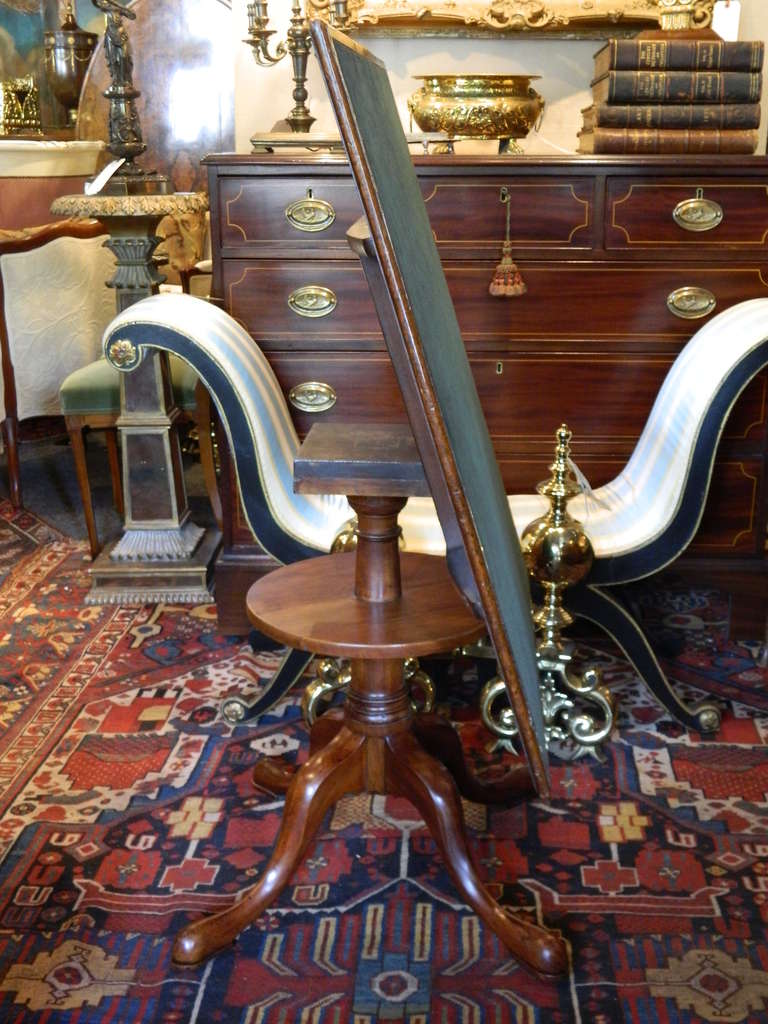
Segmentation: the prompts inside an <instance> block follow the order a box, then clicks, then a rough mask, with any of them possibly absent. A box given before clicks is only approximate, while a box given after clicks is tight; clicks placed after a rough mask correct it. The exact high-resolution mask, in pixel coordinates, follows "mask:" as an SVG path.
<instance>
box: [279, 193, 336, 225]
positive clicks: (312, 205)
mask: <svg viewBox="0 0 768 1024" xmlns="http://www.w3.org/2000/svg"><path fill="white" fill-rule="evenodd" d="M285 218H286V220H287V221H288V223H289V224H290V225H291V227H292V228H296V230H297V231H325V230H326V228H329V227H330V226H331V224H333V222H334V221H335V220H336V211H335V210H334V208H333V207H332V206H331V204H330V203H329V202H327V201H326V200H325V199H315V197H314V196H313V195H312V189H311V188H308V189H307V194H306V196H305V197H304V198H303V199H297V200H296V202H295V203H291V204H290V206H286V208H285Z"/></svg>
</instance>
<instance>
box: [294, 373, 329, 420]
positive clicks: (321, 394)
mask: <svg viewBox="0 0 768 1024" xmlns="http://www.w3.org/2000/svg"><path fill="white" fill-rule="evenodd" d="M288 401H289V402H290V403H291V405H292V406H293V407H294V409H298V410H299V411H300V412H325V411H326V410H327V409H332V408H333V407H334V405H336V392H335V391H334V390H333V388H332V387H331V385H330V384H323V383H322V381H317V380H308V381H305V382H304V383H303V384H297V385H296V387H293V388H291V390H290V392H289V393H288Z"/></svg>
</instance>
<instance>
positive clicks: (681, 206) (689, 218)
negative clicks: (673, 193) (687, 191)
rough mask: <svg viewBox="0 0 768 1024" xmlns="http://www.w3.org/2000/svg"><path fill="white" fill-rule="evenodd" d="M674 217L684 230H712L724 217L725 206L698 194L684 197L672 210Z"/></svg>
mask: <svg viewBox="0 0 768 1024" xmlns="http://www.w3.org/2000/svg"><path fill="white" fill-rule="evenodd" d="M672 219H673V220H674V222H675V224H677V226H678V227H680V228H682V229H683V230H684V231H711V230H712V228H716V227H717V225H718V224H720V222H721V221H722V219H723V208H722V206H721V205H720V203H716V202H715V201H714V199H705V198H704V197H703V196H701V195H697V196H696V198H695V199H683V200H681V202H679V203H678V204H677V206H676V207H675V208H674V210H673V211H672Z"/></svg>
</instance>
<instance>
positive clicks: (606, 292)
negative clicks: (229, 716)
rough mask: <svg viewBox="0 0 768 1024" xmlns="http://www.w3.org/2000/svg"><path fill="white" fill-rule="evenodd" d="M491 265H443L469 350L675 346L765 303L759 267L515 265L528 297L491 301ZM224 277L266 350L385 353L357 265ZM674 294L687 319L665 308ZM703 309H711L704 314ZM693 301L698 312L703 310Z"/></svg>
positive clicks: (253, 264) (226, 272)
mask: <svg viewBox="0 0 768 1024" xmlns="http://www.w3.org/2000/svg"><path fill="white" fill-rule="evenodd" d="M495 266H496V264H495V263H493V262H486V261H483V262H463V261H462V262H460V261H448V262H447V263H445V264H444V270H445V274H446V278H447V280H448V287H449V289H450V291H451V295H452V298H453V302H454V305H455V307H456V315H457V317H458V321H459V326H460V328H461V333H462V337H463V338H464V341H465V343H466V344H467V346H468V347H469V349H470V350H471V349H482V348H488V347H492V348H493V347H506V346H508V345H509V344H510V343H512V344H514V343H515V342H519V343H520V344H521V345H522V344H525V345H529V344H530V343H537V342H540V343H541V344H543V345H546V344H552V343H554V344H561V343H562V342H563V340H573V339H580V340H583V342H584V343H585V344H590V345H591V344H593V343H599V342H601V341H604V340H614V341H621V342H622V343H624V344H625V345H626V346H627V347H628V348H632V347H642V346H643V345H645V344H647V342H648V339H649V338H654V339H662V340H664V339H668V340H670V341H675V342H678V343H681V342H684V341H686V340H687V339H688V338H690V336H691V335H692V334H693V333H694V332H695V331H696V329H697V328H698V327H699V326H701V324H703V323H704V322H705V321H706V320H707V319H708V318H709V317H710V316H711V315H712V314H713V313H715V312H720V311H721V310H723V309H726V308H727V307H728V306H731V305H733V304H734V303H735V302H740V301H742V300H743V299H744V298H745V297H747V296H749V297H752V298H755V297H758V296H765V295H768V284H766V281H768V275H766V280H765V281H764V279H763V274H762V272H761V268H759V267H750V268H741V269H735V270H734V269H731V270H723V269H722V268H720V267H715V266H713V265H712V264H703V265H702V264H688V265H686V264H682V265H681V264H676V265H674V266H665V265H664V264H661V265H656V266H652V267H651V266H647V265H644V264H630V265H626V264H625V265H621V264H602V265H601V264H595V263H589V264H587V263H584V264H579V263H573V264H558V263H556V262H552V263H548V264H542V263H531V264H526V263H524V262H521V263H520V264H519V266H520V269H521V271H522V273H523V277H524V279H525V283H526V286H527V289H528V290H527V292H526V294H525V295H522V296H520V297H518V298H514V299H498V298H494V297H493V296H491V295H489V294H488V285H489V283H490V281H491V279H492V277H493V272H494V269H495ZM222 278H223V286H224V297H225V305H226V308H227V309H228V310H229V311H230V312H231V313H232V315H233V316H234V317H235V318H236V319H237V320H239V321H240V322H241V323H242V324H243V325H244V326H245V328H246V329H247V330H248V331H249V333H250V334H251V335H252V336H253V338H254V339H255V340H256V341H257V342H258V343H259V344H260V345H261V346H262V347H263V348H264V349H265V350H267V351H271V350H273V349H279V348H283V347H286V346H292V345H299V346H303V347H305V348H306V347H309V346H310V345H321V346H322V345H323V344H326V345H329V344H333V343H338V344H340V346H341V347H343V346H344V345H346V346H349V345H351V344H357V345H360V346H362V347H366V348H371V347H379V348H381V347H383V337H382V334H381V331H380V329H379V323H378V319H377V317H376V310H375V308H374V305H373V300H372V299H371V297H370V293H369V291H368V285H367V282H366V280H365V275H364V274H363V271H362V268H361V266H360V265H359V263H357V261H355V260H313V261H312V262H311V263H309V262H308V261H302V260H295V261H291V260H285V261H279V262H278V261H273V260H258V261H253V260H245V259H243V260H239V259H232V260H224V261H223V263H222ZM691 289H695V290H696V291H695V292H692V291H691ZM674 295H677V296H678V301H679V302H680V309H681V312H682V313H684V314H685V315H683V316H677V315H675V314H673V313H672V312H670V310H669V308H668V306H667V301H668V299H669V298H670V296H674ZM691 295H693V296H694V302H693V303H691V302H690V301H689V296H691ZM596 296H599V297H600V301H599V302H596V301H595V298H596ZM708 296H711V297H712V299H711V300H709V299H708V298H707V297H708ZM702 297H703V298H702ZM707 301H713V302H714V306H713V307H712V309H710V310H709V312H707V309H708V306H707V305H706V302H707ZM697 302H698V303H699V304H700V305H701V303H704V304H703V305H701V308H700V309H697V307H696V303H697ZM691 306H693V308H691ZM702 313H703V315H699V314H702ZM689 314H695V315H693V316H690V317H689Z"/></svg>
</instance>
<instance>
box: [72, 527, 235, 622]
mask: <svg viewBox="0 0 768 1024" xmlns="http://www.w3.org/2000/svg"><path fill="white" fill-rule="evenodd" d="M115 543H116V541H113V542H112V543H111V544H108V545H107V546H106V547H105V548H104V550H103V551H102V552H101V553H100V554H99V556H98V558H97V559H96V561H95V562H94V563H93V565H92V566H91V568H90V569H89V570H88V572H89V574H90V577H91V589H90V590H89V591H88V594H87V595H86V598H85V603H86V604H154V603H155V602H157V601H163V602H166V603H168V604H210V603H211V602H212V601H213V563H214V561H215V558H216V553H217V551H218V550H219V546H220V544H221V533H220V532H219V531H218V530H216V529H208V530H206V531H205V534H204V535H203V538H202V540H201V541H200V543H199V544H198V546H197V548H196V549H195V551H194V553H193V555H192V557H191V558H186V559H178V560H177V559H167V560H157V561H146V562H139V561H136V562H127V561H123V562H113V561H112V560H111V559H110V557H109V554H110V551H111V550H112V548H113V547H114V545H115Z"/></svg>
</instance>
